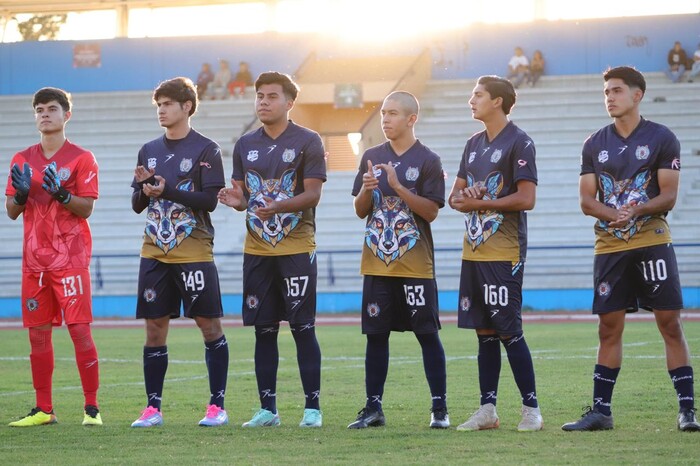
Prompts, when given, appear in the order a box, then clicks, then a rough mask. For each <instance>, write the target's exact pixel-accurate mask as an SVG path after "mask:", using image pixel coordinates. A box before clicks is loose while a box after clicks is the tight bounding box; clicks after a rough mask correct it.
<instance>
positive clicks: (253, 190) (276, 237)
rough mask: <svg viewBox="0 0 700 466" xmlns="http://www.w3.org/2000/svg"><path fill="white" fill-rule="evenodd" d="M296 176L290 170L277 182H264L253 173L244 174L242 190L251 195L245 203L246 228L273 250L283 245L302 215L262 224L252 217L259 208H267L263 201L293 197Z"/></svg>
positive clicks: (284, 215)
mask: <svg viewBox="0 0 700 466" xmlns="http://www.w3.org/2000/svg"><path fill="white" fill-rule="evenodd" d="M296 184H297V180H296V173H295V171H294V170H293V169H289V170H285V172H284V173H282V176H281V177H280V178H279V179H271V180H263V179H262V177H261V176H260V174H258V173H257V172H256V171H255V170H249V171H248V172H246V177H245V186H246V188H247V189H248V192H249V193H250V199H249V201H248V219H247V222H248V227H249V228H250V231H253V232H255V234H256V235H258V236H259V237H260V238H261V239H262V240H263V241H265V242H267V243H268V244H270V245H271V246H272V247H275V246H277V244H278V243H279V242H280V241H282V240H283V239H284V238H285V237H287V236H288V235H289V233H290V232H291V231H292V230H293V229H294V228H295V227H296V226H297V224H298V223H299V220H300V219H301V215H302V213H301V212H285V213H281V214H275V215H274V216H273V217H272V218H269V219H267V220H261V219H260V218H258V216H257V215H256V214H255V211H256V210H257V209H258V207H263V206H265V205H266V202H265V199H264V198H266V197H268V198H271V199H274V200H275V201H281V200H284V199H290V198H292V197H294V188H295V187H296Z"/></svg>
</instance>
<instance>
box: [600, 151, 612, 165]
mask: <svg viewBox="0 0 700 466" xmlns="http://www.w3.org/2000/svg"><path fill="white" fill-rule="evenodd" d="M609 158H610V157H609V155H608V151H606V150H602V151H600V152H598V162H600V163H605V162H607V161H608V159H609Z"/></svg>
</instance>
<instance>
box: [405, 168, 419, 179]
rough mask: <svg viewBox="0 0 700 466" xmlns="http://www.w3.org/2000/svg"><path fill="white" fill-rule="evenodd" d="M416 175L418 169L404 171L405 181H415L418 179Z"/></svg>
mask: <svg viewBox="0 0 700 466" xmlns="http://www.w3.org/2000/svg"><path fill="white" fill-rule="evenodd" d="M418 175H419V171H418V168H416V167H408V169H406V181H416V180H417V179H418Z"/></svg>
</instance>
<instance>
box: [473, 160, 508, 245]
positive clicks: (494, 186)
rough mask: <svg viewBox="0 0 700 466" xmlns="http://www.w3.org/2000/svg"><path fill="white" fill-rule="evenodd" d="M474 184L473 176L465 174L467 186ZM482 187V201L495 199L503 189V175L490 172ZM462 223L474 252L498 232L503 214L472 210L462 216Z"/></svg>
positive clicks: (495, 211)
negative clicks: (483, 190)
mask: <svg viewBox="0 0 700 466" xmlns="http://www.w3.org/2000/svg"><path fill="white" fill-rule="evenodd" d="M475 184H476V182H475V181H474V175H472V174H471V173H467V186H474V185H475ZM483 185H484V186H485V187H486V192H485V193H484V197H483V199H484V200H492V199H496V198H498V194H499V193H500V192H501V190H502V189H503V175H502V174H501V173H500V172H491V173H489V174H488V176H486V179H485V180H484V183H483ZM464 223H465V225H466V227H467V233H466V236H465V239H466V241H467V244H469V246H471V248H472V251H474V250H475V249H476V248H477V247H479V245H481V244H483V243H485V242H486V241H488V239H489V238H490V237H491V236H493V234H494V233H496V232H497V231H498V229H499V228H500V226H501V224H502V223H503V214H502V213H500V212H498V211H497V210H484V211H478V210H472V211H470V212H467V213H465V214H464Z"/></svg>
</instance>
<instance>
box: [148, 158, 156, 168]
mask: <svg viewBox="0 0 700 466" xmlns="http://www.w3.org/2000/svg"><path fill="white" fill-rule="evenodd" d="M152 168H156V158H155V157H151V158H149V159H148V169H149V170H150V169H152Z"/></svg>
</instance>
